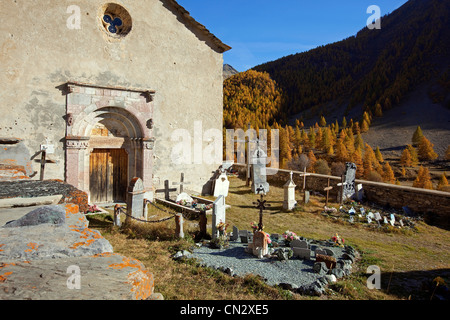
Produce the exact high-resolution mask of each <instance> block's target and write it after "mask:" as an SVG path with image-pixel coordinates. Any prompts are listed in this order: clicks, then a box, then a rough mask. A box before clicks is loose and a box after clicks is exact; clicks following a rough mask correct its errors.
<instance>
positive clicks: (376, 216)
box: [375, 211, 381, 221]
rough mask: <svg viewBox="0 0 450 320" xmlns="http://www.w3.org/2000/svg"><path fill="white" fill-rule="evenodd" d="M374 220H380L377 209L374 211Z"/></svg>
mask: <svg viewBox="0 0 450 320" xmlns="http://www.w3.org/2000/svg"><path fill="white" fill-rule="evenodd" d="M375 220H376V221H380V220H381V215H380V213H379V212H378V211H377V212H375Z"/></svg>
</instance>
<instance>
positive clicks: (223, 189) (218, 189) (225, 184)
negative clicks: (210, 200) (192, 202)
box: [214, 173, 230, 197]
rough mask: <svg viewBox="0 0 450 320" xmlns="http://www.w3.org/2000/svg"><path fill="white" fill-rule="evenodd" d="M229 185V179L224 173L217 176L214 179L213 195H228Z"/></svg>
mask: <svg viewBox="0 0 450 320" xmlns="http://www.w3.org/2000/svg"><path fill="white" fill-rule="evenodd" d="M229 187H230V181H228V177H227V174H226V173H222V174H221V175H220V176H219V178H217V179H216V181H215V184H214V197H218V196H224V197H227V196H228V189H229Z"/></svg>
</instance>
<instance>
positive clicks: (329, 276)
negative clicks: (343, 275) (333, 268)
mask: <svg viewBox="0 0 450 320" xmlns="http://www.w3.org/2000/svg"><path fill="white" fill-rule="evenodd" d="M322 278H324V279H325V280H326V281H327V283H328V284H330V283H335V282H336V281H337V278H336V276H335V275H334V274H326V275H324V276H323V277H322Z"/></svg>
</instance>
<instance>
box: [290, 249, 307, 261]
mask: <svg viewBox="0 0 450 320" xmlns="http://www.w3.org/2000/svg"><path fill="white" fill-rule="evenodd" d="M292 250H293V251H294V257H298V258H300V259H306V260H310V259H311V249H308V248H298V247H294V248H292Z"/></svg>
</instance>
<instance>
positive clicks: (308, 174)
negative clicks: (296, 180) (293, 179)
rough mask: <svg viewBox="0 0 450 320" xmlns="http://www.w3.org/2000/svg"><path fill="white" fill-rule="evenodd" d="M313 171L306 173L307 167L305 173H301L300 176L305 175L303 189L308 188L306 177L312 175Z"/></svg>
mask: <svg viewBox="0 0 450 320" xmlns="http://www.w3.org/2000/svg"><path fill="white" fill-rule="evenodd" d="M310 175H311V173H306V167H305V170H304V171H303V173H300V177H303V190H305V189H306V177H308V176H310Z"/></svg>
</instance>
